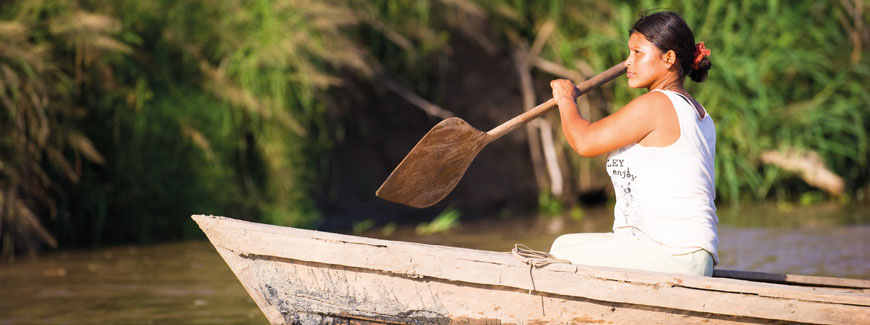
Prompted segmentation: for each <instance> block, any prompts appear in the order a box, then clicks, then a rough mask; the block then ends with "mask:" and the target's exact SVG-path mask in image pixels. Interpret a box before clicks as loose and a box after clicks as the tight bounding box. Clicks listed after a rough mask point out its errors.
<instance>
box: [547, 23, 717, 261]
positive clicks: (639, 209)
mask: <svg viewBox="0 0 870 325" xmlns="http://www.w3.org/2000/svg"><path fill="white" fill-rule="evenodd" d="M629 35H630V38H629V41H628V49H629V56H628V59H627V60H626V61H625V66H626V68H627V76H628V85H629V86H630V87H632V88H646V89H647V90H649V92H647V93H646V94H644V95H642V96H640V97H638V98H636V99H634V100H632V101H631V102H630V103H628V105H626V106H625V107H623V108H622V109H620V110H619V111H618V112H616V113H614V114H611V115H610V116H608V117H606V118H604V119H601V120H599V121H597V122H595V123H592V122H589V121H587V120H586V119H584V118H583V117H582V116H580V114H579V113H578V110H577V106H576V97H575V95H574V91H573V89H574V85H573V84H572V83H571V82H570V81H568V80H554V81H552V82H551V83H550V86H551V87H552V88H553V98H554V99H555V100H556V102H557V104H558V105H559V113H560V115H561V118H562V130H563V133H564V134H565V137H566V138H567V140H568V143H569V144H570V145H571V147H572V148H573V149H574V150H575V151H576V152H577V153H578V154H580V155H581V156H585V157H594V156H597V155H600V154H603V153H608V157H607V173H608V174H609V175H610V178H611V180H612V182H613V187H614V191H615V192H616V207H615V209H614V222H613V232H612V233H603V234H567V235H563V236H560V237H559V238H557V239H556V241H554V242H553V246H552V248H551V249H550V253H552V254H553V255H554V256H556V257H558V258H562V259H567V260H570V261H572V262H573V263H575V264H585V265H599V266H610V267H621V268H634V269H644V270H650V271H659V272H670V273H683V274H697V275H707V276H710V275H712V273H713V266H714V265H715V264H716V263H718V259H717V255H716V247H717V246H718V243H719V240H718V237H717V231H716V224H717V223H718V218H717V217H716V207H715V205H714V203H713V199H714V195H715V190H714V189H715V174H714V171H713V159H714V157H715V154H716V149H715V146H716V129H715V127H714V125H713V120H712V118H711V117H710V116H709V115H707V111H706V110H705V109H704V107H703V106H702V105H701V104H699V103H698V102H697V101H696V100H695V99H694V98H693V97H692V95H691V94H689V92H688V91H686V89H685V88H684V87H683V81H684V80H685V78H686V76H688V77H689V78H691V79H692V80H693V81H695V82H701V81H703V80H704V79H705V78H706V77H707V70H709V69H710V66H711V63H710V59H709V58H707V56H708V55H709V54H710V51H709V50H707V49H705V48H704V44H703V42H702V43H699V44H698V45H696V44H695V38H694V36H693V34H692V31H691V29H689V26H688V25H687V24H686V22H685V21H684V20H683V19H682V18H681V17H680V16H678V15H677V14H675V13H672V12H660V13H656V14H652V15H649V16H646V17H642V18H640V19H639V20H638V21H637V22H636V23H635V24H634V26H633V27H632V28H631V30H630V31H629Z"/></svg>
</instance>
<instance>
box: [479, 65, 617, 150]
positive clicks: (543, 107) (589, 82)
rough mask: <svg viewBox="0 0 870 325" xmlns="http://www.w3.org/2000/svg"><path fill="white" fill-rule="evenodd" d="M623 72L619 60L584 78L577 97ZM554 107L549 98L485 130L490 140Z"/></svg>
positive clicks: (552, 101) (578, 88)
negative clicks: (617, 62)
mask: <svg viewBox="0 0 870 325" xmlns="http://www.w3.org/2000/svg"><path fill="white" fill-rule="evenodd" d="M624 73H625V65H624V64H622V62H620V63H619V64H617V65H614V66H613V67H611V68H610V69H607V70H605V71H604V72H602V73H599V74H597V75H595V76H594V77H592V78H589V79H586V81H584V82H581V83H580V84H578V85H577V90H576V91H577V93H578V95H577V96H578V97H579V96H583V95H584V94H586V93H588V92H589V91H590V90H592V89H595V88H598V87H599V86H601V85H603V84H606V83H607V82H608V81H611V80H613V79H616V78H617V77H619V76H621V75H622V74H624ZM554 107H556V100H554V99H552V98H551V99H550V100H548V101H546V102H544V103H543V104H540V105H538V106H535V108H532V109H530V110H528V111H526V112H525V113H522V114H520V115H519V116H517V117H514V118H512V119H510V120H509V121H507V122H504V123H502V124H501V125H499V126H496V127H494V128H493V129H492V130H489V132H486V133H487V134H488V135H489V137H490V141H493V140H495V139H498V138H501V137H502V136H503V135H505V134H508V133H510V132H511V131H513V130H514V129H516V128H518V127H520V126H521V125H523V124H526V123H528V122H529V121H531V120H534V119H536V118H538V117H540V116H541V115H544V114H546V113H547V112H549V111H551V110H552V109H553V108H554Z"/></svg>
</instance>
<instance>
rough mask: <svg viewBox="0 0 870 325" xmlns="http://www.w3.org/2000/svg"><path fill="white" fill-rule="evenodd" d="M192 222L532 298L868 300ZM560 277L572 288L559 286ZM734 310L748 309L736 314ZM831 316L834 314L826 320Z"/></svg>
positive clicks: (822, 306) (248, 249) (823, 304)
mask: <svg viewBox="0 0 870 325" xmlns="http://www.w3.org/2000/svg"><path fill="white" fill-rule="evenodd" d="M193 218H194V220H196V221H197V223H199V225H200V227H201V228H202V229H203V231H205V232H206V234H207V235H208V237H209V240H211V242H212V244H213V245H215V246H216V247H220V249H227V250H229V251H232V252H233V253H235V254H239V255H242V256H243V255H245V254H248V255H252V256H253V255H257V256H263V257H268V258H275V257H277V258H283V259H288V260H291V261H303V262H308V263H321V264H324V265H327V266H328V265H335V266H340V267H353V268H358V269H367V270H372V271H374V272H380V273H389V274H393V275H396V276H401V277H406V278H412V279H423V280H426V279H430V278H431V279H439V280H440V281H449V282H452V283H457V282H459V283H468V284H475V285H484V286H497V287H500V288H501V287H503V288H513V289H512V290H523V291H528V290H530V289H531V290H533V291H532V293H534V294H538V295H542V294H546V295H559V296H565V297H573V298H574V299H577V298H582V299H588V300H591V301H600V302H606V303H620V304H629V305H636V306H647V307H649V308H670V309H673V310H680V311H688V312H693V313H704V314H716V315H724V316H729V315H731V316H734V315H736V316H741V317H747V318H757V319H784V320H790V321H802V322H805V321H813V322H820V323H827V322H831V319H833V320H834V321H833V322H836V321H837V320H849V319H850V318H848V317H849V315H854V310H852V309H854V308H858V309H860V310H864V311H866V310H868V306H870V295H868V294H865V293H854V292H843V291H841V290H835V289H827V288H815V287H798V286H793V285H784V284H773V283H757V282H750V281H747V280H738V279H729V278H708V277H701V276H686V275H677V274H664V273H656V272H648V271H638V270H624V269H616V268H605V267H589V266H581V265H567V264H552V265H549V266H546V267H543V268H538V269H532V271H531V275H532V278H530V267H529V266H528V265H526V264H524V263H522V262H521V261H519V260H518V259H516V258H514V257H513V256H511V255H510V254H509V253H506V252H487V251H479V250H473V249H466V248H457V247H448V246H437V245H425V244H415V243H405V242H395V241H387V240H379V239H370V238H362V237H356V236H349V235H340V234H332V233H325V232H319V231H312V230H301V229H294V228H288V227H277V226H269V225H262V224H256V223H251V222H246V221H240V220H234V219H228V218H223V217H212V216H201V215H196V216H193ZM288 247H316V248H313V249H302V250H298V249H297V250H293V249H288ZM349 247H353V248H354V250H355V253H354V254H348V250H349ZM312 250H316V251H317V252H313V251H312ZM231 268H233V266H232V265H231ZM234 271H235V270H234ZM566 279H570V280H571V281H572V283H573V285H572V286H565V285H564V284H565V283H564V282H565V280H566ZM533 285H534V288H532V286H533ZM249 292H250V291H249ZM657 297H658V298H657ZM662 297H667V299H661V298H662ZM735 305H741V306H744V305H746V306H755V307H752V308H744V309H739V308H738V309H736V310H735V308H733V307H734V306H735ZM261 308H262V307H261ZM782 310H791V311H792V312H791V313H792V315H784V316H786V317H785V318H782V317H780V316H783V315H772V314H771V313H775V312H777V311H779V313H782ZM813 311H817V312H813ZM826 315H827V316H826ZM814 316H815V317H816V318H807V317H814ZM832 316H836V317H833V318H830V319H829V318H826V317H832ZM729 317H730V316H729ZM789 317H790V318H789ZM838 317H839V318H838ZM864 321H865V322H870V318H866V316H865V320H864Z"/></svg>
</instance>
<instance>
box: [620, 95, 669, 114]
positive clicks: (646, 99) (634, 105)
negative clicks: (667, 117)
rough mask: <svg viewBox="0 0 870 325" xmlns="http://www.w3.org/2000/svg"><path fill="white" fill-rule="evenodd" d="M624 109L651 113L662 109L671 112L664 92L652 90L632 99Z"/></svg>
mask: <svg viewBox="0 0 870 325" xmlns="http://www.w3.org/2000/svg"><path fill="white" fill-rule="evenodd" d="M625 108H628V109H630V110H643V111H645V112H648V113H653V112H655V111H659V110H663V109H668V110H673V104H672V103H671V99H670V97H668V95H667V94H665V92H664V91H656V90H653V91H650V92H647V93H646V94H643V95H640V96H638V97H637V98H635V99H633V100H632V101H631V102H629V103H628V105H626V106H625Z"/></svg>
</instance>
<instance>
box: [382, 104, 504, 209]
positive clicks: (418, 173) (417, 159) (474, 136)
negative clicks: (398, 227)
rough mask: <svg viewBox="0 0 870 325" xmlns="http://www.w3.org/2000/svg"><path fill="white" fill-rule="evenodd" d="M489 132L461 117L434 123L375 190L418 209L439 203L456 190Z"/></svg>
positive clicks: (486, 141)
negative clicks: (476, 127)
mask: <svg viewBox="0 0 870 325" xmlns="http://www.w3.org/2000/svg"><path fill="white" fill-rule="evenodd" d="M488 142H489V141H488V135H487V134H486V132H482V131H480V130H478V129H475V128H474V127H473V126H471V125H469V124H468V123H467V122H465V121H463V120H462V119H460V118H458V117H451V118H448V119H445V120H443V121H441V122H440V123H438V124H437V125H435V127H433V128H432V129H431V130H429V132H428V133H426V135H425V136H423V139H420V142H417V145H416V146H414V148H413V149H411V152H409V153H408V155H407V156H405V159H403V160H402V162H400V163H399V165H398V166H396V169H394V170H393V172H392V173H391V174H390V177H387V180H385V181H384V183H383V184H381V188H379V189H378V191H377V192H375V195H377V196H378V197H379V198H382V199H384V200H387V201H392V202H396V203H400V204H404V205H407V206H411V207H415V208H425V207H429V206H432V205H434V204H435V203H438V201H441V200H442V199H444V197H446V196H447V194H450V192H451V191H453V188H454V187H456V184H457V183H459V180H460V179H462V175H464V174H465V170H466V169H468V165H470V164H471V161H472V160H474V157H475V156H477V153H479V152H480V150H481V149H483V147H484V146H485V145H486V144H487V143H488Z"/></svg>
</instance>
